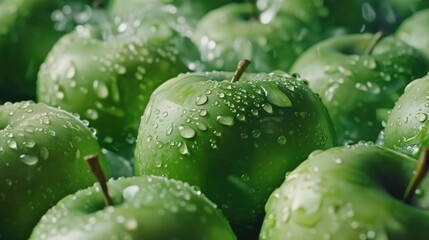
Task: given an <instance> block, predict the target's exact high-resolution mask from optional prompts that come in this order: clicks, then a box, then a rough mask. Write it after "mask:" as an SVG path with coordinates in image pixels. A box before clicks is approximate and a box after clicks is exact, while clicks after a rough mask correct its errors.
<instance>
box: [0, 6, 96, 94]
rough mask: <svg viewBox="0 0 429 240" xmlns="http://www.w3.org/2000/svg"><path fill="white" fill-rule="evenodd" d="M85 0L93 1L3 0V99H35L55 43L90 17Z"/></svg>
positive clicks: (0, 13) (0, 66) (0, 74)
mask: <svg viewBox="0 0 429 240" xmlns="http://www.w3.org/2000/svg"><path fill="white" fill-rule="evenodd" d="M86 2H91V1H89V0H79V1H70V0H50V1H46V0H2V1H0V52H1V54H0V88H1V89H2V91H1V92H0V95H1V96H0V101H2V102H5V101H19V100H30V99H32V100H34V99H35V98H36V79H37V71H38V69H39V66H40V64H41V63H42V62H43V60H44V58H45V57H46V54H47V53H48V51H49V50H50V49H51V47H52V45H53V44H54V43H55V42H56V41H57V39H58V38H60V37H61V36H62V35H63V34H64V33H66V32H68V31H71V30H72V29H73V27H74V26H75V25H76V24H82V23H84V22H87V21H89V20H90V19H91V16H92V13H93V11H92V9H91V8H90V7H89V6H87V5H86ZM11 89H13V91H11Z"/></svg>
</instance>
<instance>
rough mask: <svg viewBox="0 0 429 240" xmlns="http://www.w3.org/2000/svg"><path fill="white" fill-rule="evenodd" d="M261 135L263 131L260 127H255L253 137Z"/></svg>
mask: <svg viewBox="0 0 429 240" xmlns="http://www.w3.org/2000/svg"><path fill="white" fill-rule="evenodd" d="M260 136H261V131H260V130H259V129H255V130H253V131H252V137H253V138H259V137H260Z"/></svg>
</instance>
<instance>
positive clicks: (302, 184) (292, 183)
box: [259, 143, 429, 240]
mask: <svg viewBox="0 0 429 240" xmlns="http://www.w3.org/2000/svg"><path fill="white" fill-rule="evenodd" d="M428 160H429V159H428V155H427V154H426V155H425V156H423V157H422V161H421V162H420V163H423V165H421V164H418V163H417V161H416V160H415V159H412V158H410V157H407V156H405V155H403V154H400V153H398V152H395V151H392V150H389V149H387V148H382V147H378V146H375V145H373V144H370V143H366V144H358V145H352V146H347V147H336V148H331V149H329V150H326V151H318V152H315V153H313V154H312V155H311V156H310V157H309V158H308V159H307V160H306V161H304V162H303V163H302V164H301V165H299V166H298V167H297V168H296V169H295V170H293V171H292V172H290V173H289V174H287V176H286V180H285V181H284V183H283V184H282V185H281V187H279V188H278V189H276V190H275V191H274V192H273V193H272V194H271V196H270V198H269V200H268V202H267V204H266V206H265V209H266V216H265V219H264V223H263V226H262V230H261V234H260V238H259V239H261V240H264V239H270V240H275V239H291V240H293V239H299V240H301V239H390V240H400V239H401V240H402V239H416V240H423V239H427V226H429V215H428V210H429V195H428V191H427V190H428V189H429V181H428V180H429V179H428V178H426V179H422V178H423V177H424V175H425V174H426V172H427V167H428V165H427V164H428ZM421 166H423V167H424V168H423V169H422V168H421ZM415 169H418V171H417V174H416V175H414V173H415V172H416V171H415Z"/></svg>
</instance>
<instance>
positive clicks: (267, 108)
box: [262, 103, 273, 114]
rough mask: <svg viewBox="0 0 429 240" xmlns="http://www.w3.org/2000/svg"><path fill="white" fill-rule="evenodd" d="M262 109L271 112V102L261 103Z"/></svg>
mask: <svg viewBox="0 0 429 240" xmlns="http://www.w3.org/2000/svg"><path fill="white" fill-rule="evenodd" d="M262 109H264V110H265V112H267V113H269V114H272V113H273V106H271V104H269V103H264V104H262Z"/></svg>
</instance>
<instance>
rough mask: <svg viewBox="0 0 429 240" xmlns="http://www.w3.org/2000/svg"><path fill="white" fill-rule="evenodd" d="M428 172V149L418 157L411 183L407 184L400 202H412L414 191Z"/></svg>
mask: <svg viewBox="0 0 429 240" xmlns="http://www.w3.org/2000/svg"><path fill="white" fill-rule="evenodd" d="M428 172H429V148H426V149H425V150H424V151H423V152H422V154H421V155H420V158H419V161H418V163H417V167H416V171H415V174H414V175H413V177H412V178H411V181H410V182H409V184H408V186H407V189H406V190H405V193H404V196H403V198H402V200H403V201H404V202H405V203H407V204H409V203H411V201H412V200H413V197H414V194H415V191H416V189H417V188H418V187H419V185H420V184H421V182H422V181H423V179H424V178H425V176H426V174H427V173H428Z"/></svg>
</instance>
